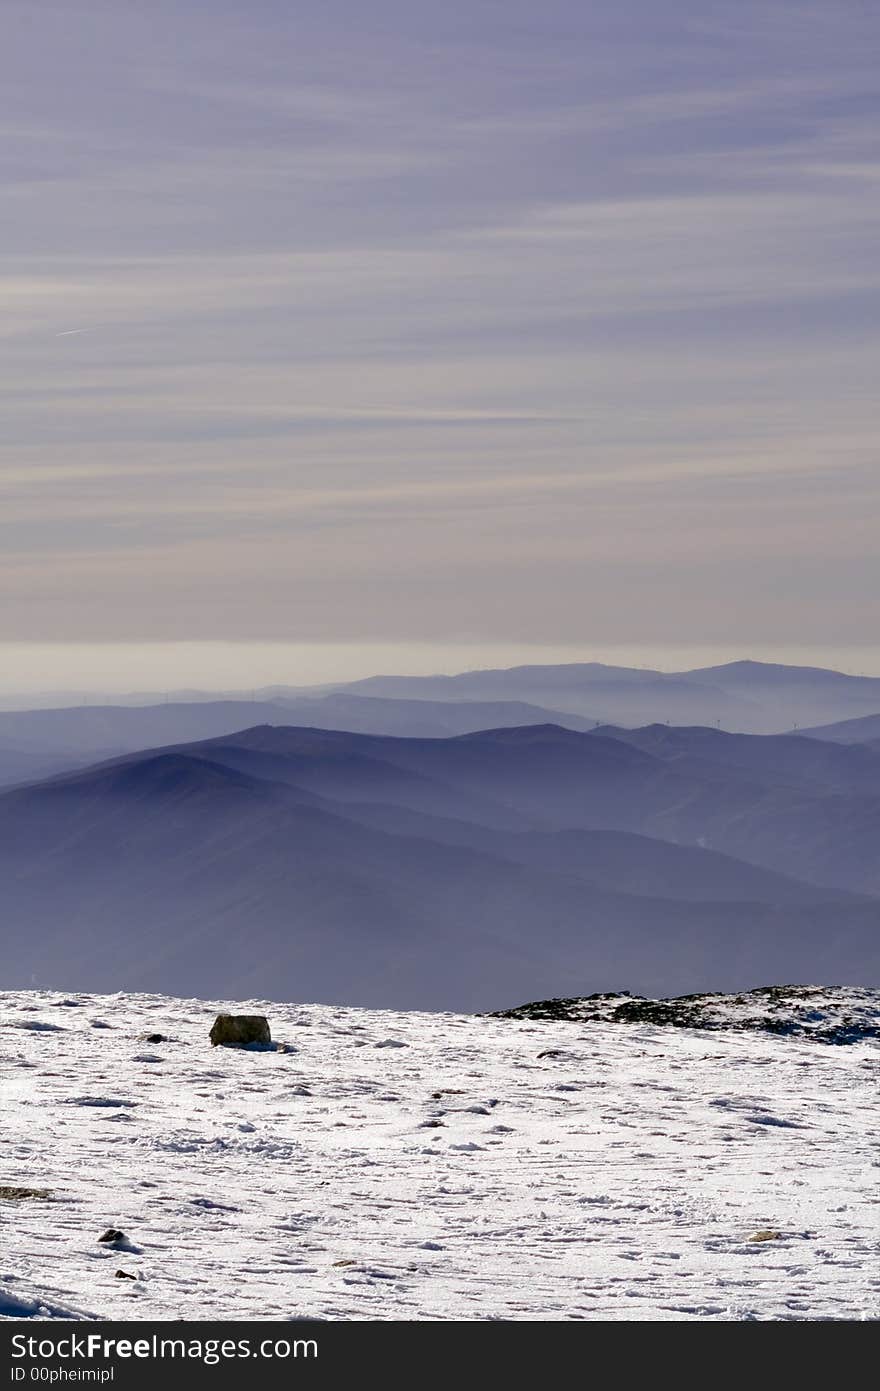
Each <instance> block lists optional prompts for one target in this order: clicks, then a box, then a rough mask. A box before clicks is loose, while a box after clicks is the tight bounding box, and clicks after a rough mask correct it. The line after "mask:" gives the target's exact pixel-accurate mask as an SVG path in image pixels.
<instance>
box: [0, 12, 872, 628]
mask: <svg viewBox="0 0 880 1391" xmlns="http://www.w3.org/2000/svg"><path fill="white" fill-rule="evenodd" d="M831 8H833V16H832V15H831V14H830V13H829V12H828V10H827V9H825V7H817V6H815V5H811V4H805V3H796V2H795V0H792V3H787V2H786V0H780V3H779V4H774V5H772V6H769V7H768V6H767V5H766V0H760V3H759V0H742V3H737V4H735V5H734V4H733V3H731V4H727V3H722V4H720V5H716V6H711V7H706V6H705V5H704V4H701V3H698V0H693V4H691V3H690V0H688V3H685V4H681V5H675V6H671V7H662V6H657V5H656V4H654V3H653V0H651V3H649V0H623V3H622V4H621V5H618V6H615V7H614V8H613V10H612V9H611V8H610V7H608V6H589V5H587V6H585V5H583V4H582V3H579V0H548V3H547V4H546V5H544V6H542V7H541V10H540V13H539V12H538V10H536V8H535V6H534V5H532V4H529V3H526V0H523V3H519V0H510V3H507V4H505V5H503V6H499V5H496V4H494V3H490V0H474V3H469V4H468V5H464V4H463V3H462V4H458V3H454V4H452V5H451V6H445V7H435V8H434V9H433V10H429V9H427V8H426V7H423V6H412V5H411V4H406V3H404V0H377V3H376V4H374V5H371V6H369V7H364V6H362V5H359V4H355V3H354V0H351V3H348V2H347V0H330V2H329V3H328V4H327V5H326V6H320V7H317V6H315V7H290V6H288V5H285V4H283V3H281V0H277V2H276V0H255V4H254V5H253V6H251V7H249V8H248V9H247V10H246V11H245V10H243V9H242V7H241V6H240V5H236V4H232V3H231V0H230V2H229V3H227V0H217V4H216V5H212V7H211V15H210V18H209V17H208V16H207V14H206V11H205V9H204V7H203V6H199V5H196V4H194V3H186V0H183V2H182V3H181V0H174V3H173V4H172V3H171V0H157V3H156V4H155V5H153V6H149V7H145V8H141V9H137V8H136V7H135V8H133V7H129V6H118V5H116V4H113V3H110V2H109V0H73V3H69V4H65V5H60V4H53V3H48V4H46V5H45V6H43V5H41V6H39V7H37V8H36V9H34V7H32V6H27V7H24V6H22V5H19V4H17V3H11V4H10V5H9V7H8V23H7V29H8V33H7V35H6V40H7V41H6V43H5V45H4V57H3V60H2V61H3V62H5V65H6V71H5V74H3V75H4V90H5V91H6V92H7V94H8V97H9V100H8V102H7V108H8V111H11V112H12V113H13V114H12V115H11V116H10V115H7V117H6V120H5V122H4V123H3V124H2V125H0V153H2V157H3V159H4V195H5V200H6V201H5V210H4V249H3V250H2V252H0V298H2V302H3V305H4V314H3V316H2V319H0V361H2V367H3V371H2V375H0V397H2V401H3V411H4V437H3V440H2V442H0V497H2V506H3V510H2V516H0V564H2V565H3V594H4V603H3V606H2V610H0V637H3V636H6V637H10V638H22V637H31V636H39V635H41V634H42V635H49V636H56V635H58V634H59V633H61V634H63V635H65V636H66V637H70V636H71V635H75V634H76V633H77V632H78V631H81V632H82V633H83V634H84V635H87V636H88V637H89V638H97V637H102V636H103V637H110V638H114V637H119V636H120V635H121V634H131V633H139V634H142V635H143V636H144V637H148V636H149V637H152V638H158V637H162V636H177V637H191V636H193V635H197V634H201V635H213V636H219V635H223V636H237V637H244V636H247V635H248V634H249V633H250V632H252V631H253V630H254V629H255V628H259V630H260V633H261V635H262V636H267V637H271V636H273V635H274V636H291V635H295V634H296V632H297V631H299V630H300V629H302V630H303V632H306V633H307V635H308V636H310V637H315V635H316V633H317V632H318V631H319V630H320V634H321V635H323V636H324V637H332V636H333V635H334V634H338V635H340V636H346V637H347V636H350V635H351V633H352V631H353V629H356V628H357V629H363V631H365V632H366V631H369V632H370V633H371V634H372V636H373V637H374V638H376V639H380V638H388V639H393V638H395V637H402V636H406V637H411V636H412V635H413V633H415V632H417V631H418V632H421V634H422V635H423V636H426V637H435V638H437V639H441V638H443V637H444V636H448V635H449V634H450V633H455V632H460V631H463V630H465V629H466V630H467V631H468V632H469V633H471V634H473V635H476V636H479V635H483V636H485V637H487V638H490V637H492V636H493V635H496V634H499V633H502V632H503V635H504V637H505V639H506V640H510V641H514V640H517V641H520V640H521V641H526V640H538V639H539V638H541V637H542V636H544V635H546V634H547V631H548V628H549V629H552V638H553V640H554V641H561V642H572V641H576V640H580V639H581V638H586V637H588V636H596V637H601V638H603V639H605V640H610V639H611V638H615V639H617V640H622V639H624V638H627V637H628V636H629V635H632V634H635V633H636V632H637V631H638V632H639V633H640V634H642V633H643V632H644V631H645V630H646V629H651V628H652V627H653V629H654V630H655V631H658V632H659V631H661V630H663V631H664V632H667V633H668V634H669V635H670V640H672V638H673V637H674V636H675V635H676V634H678V636H679V637H680V636H681V634H682V633H685V632H686V633H687V634H688V636H689V637H691V638H696V637H698V636H701V637H704V638H705V637H714V636H716V634H717V631H718V630H719V629H722V628H723V629H726V630H727V631H729V632H739V631H740V630H741V631H742V633H743V634H744V635H745V634H746V631H747V629H748V628H749V626H750V625H751V628H752V630H753V635H754V637H755V638H756V639H759V638H762V637H763V638H764V639H765V640H767V641H770V640H772V639H778V638H780V637H781V636H782V635H784V634H788V635H789V636H790V637H791V636H792V635H793V634H794V635H796V637H797V639H798V640H800V641H803V642H817V641H821V640H822V633H823V631H825V630H826V629H827V628H828V627H829V625H830V627H831V628H833V629H834V632H835V635H836V636H837V637H840V638H841V640H844V638H845V637H846V636H847V634H843V635H842V634H841V633H840V632H839V631H838V626H839V625H842V626H843V627H844V628H847V627H848V636H849V637H850V638H852V640H856V637H857V635H858V633H861V632H864V631H867V630H869V629H870V628H871V623H872V619H876V618H877V617H878V615H877V608H876V600H875V599H874V598H873V597H872V596H873V595H874V594H876V593H878V592H880V569H878V565H880V562H878V561H877V559H876V555H875V552H876V546H875V545H874V544H873V543H872V541H871V537H870V535H869V531H870V528H869V527H867V526H866V519H868V518H870V516H871V515H872V513H874V512H876V509H877V505H878V502H880V496H878V489H880V480H878V475H877V472H876V467H875V463H876V443H877V435H876V418H875V410H876V407H875V394H876V385H875V383H876V365H877V349H878V335H877V328H876V322H877V320H876V309H877V302H878V299H880V270H878V265H877V257H876V246H875V243H876V222H877V217H878V213H880V180H878V168H880V156H878V153H877V149H876V138H875V132H876V126H877V117H878V104H880V103H878V99H877V97H876V89H875V74H874V72H873V70H872V68H871V65H870V64H869V63H868V62H867V61H866V55H868V54H869V53H870V51H871V48H872V45H873V44H876V39H877V37H878V28H880V21H878V18H877V16H876V15H875V14H873V13H872V12H870V11H869V10H868V9H866V7H864V6H863V5H861V4H858V3H856V0H841V3H840V4H839V5H836V6H834V7H831ZM820 9H823V10H825V12H824V13H820ZM829 558H831V559H833V562H834V564H835V566H836V567H837V570H836V578H835V584H834V586H833V588H834V591H835V596H836V599H837V601H838V602H843V604H844V606H845V609H846V613H845V615H844V616H843V617H840V616H839V615H838V616H837V617H832V605H831V603H830V600H829V601H827V602H826V601H825V600H823V599H822V597H821V585H822V582H823V580H825V581H826V582H827V579H828V560H829ZM847 586H849V588H848V587H847ZM232 591H234V592H232ZM768 596H769V597H768ZM874 627H875V628H876V623H874Z"/></svg>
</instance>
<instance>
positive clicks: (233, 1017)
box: [210, 1014, 272, 1048]
mask: <svg viewBox="0 0 880 1391" xmlns="http://www.w3.org/2000/svg"><path fill="white" fill-rule="evenodd" d="M210 1038H211V1043H212V1045H213V1047H215V1048H216V1047H217V1045H218V1044H225V1045H226V1046H229V1045H232V1047H235V1048H241V1047H244V1046H246V1045H247V1044H249V1043H271V1042H272V1035H271V1034H270V1032H269V1021H268V1019H267V1018H266V1016H265V1014H218V1015H217V1018H216V1019H215V1020H214V1023H213V1025H212V1026H211V1034H210Z"/></svg>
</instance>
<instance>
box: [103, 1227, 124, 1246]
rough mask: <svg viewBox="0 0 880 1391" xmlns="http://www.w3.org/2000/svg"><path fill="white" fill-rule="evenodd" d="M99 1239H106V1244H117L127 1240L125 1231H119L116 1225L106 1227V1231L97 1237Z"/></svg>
mask: <svg viewBox="0 0 880 1391" xmlns="http://www.w3.org/2000/svg"><path fill="white" fill-rule="evenodd" d="M98 1240H99V1241H106V1242H107V1243H108V1244H110V1245H113V1246H118V1244H119V1243H120V1242H121V1241H127V1240H128V1238H127V1237H126V1235H125V1232H121V1231H120V1230H119V1228H118V1227H108V1228H107V1230H106V1232H104V1233H103V1234H102V1235H101V1236H99V1237H98Z"/></svg>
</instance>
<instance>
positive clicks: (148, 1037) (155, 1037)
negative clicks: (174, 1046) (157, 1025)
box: [141, 1034, 168, 1043]
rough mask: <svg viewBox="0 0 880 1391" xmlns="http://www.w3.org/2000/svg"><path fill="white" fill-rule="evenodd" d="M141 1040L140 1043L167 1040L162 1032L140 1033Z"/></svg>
mask: <svg viewBox="0 0 880 1391" xmlns="http://www.w3.org/2000/svg"><path fill="white" fill-rule="evenodd" d="M141 1042H142V1043H167V1042H168V1040H167V1038H166V1037H165V1035H164V1034H141Z"/></svg>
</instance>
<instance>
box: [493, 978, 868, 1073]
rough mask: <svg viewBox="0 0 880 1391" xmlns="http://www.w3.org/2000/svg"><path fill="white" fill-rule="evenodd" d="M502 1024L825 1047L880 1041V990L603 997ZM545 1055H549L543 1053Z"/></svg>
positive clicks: (523, 1011) (520, 1010) (529, 1009)
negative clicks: (737, 1034) (736, 1036)
mask: <svg viewBox="0 0 880 1391" xmlns="http://www.w3.org/2000/svg"><path fill="white" fill-rule="evenodd" d="M491 1017H492V1018H495V1019H522V1020H536V1021H538V1022H554V1021H558V1020H569V1021H571V1022H573V1023H578V1024H586V1023H604V1024H654V1025H660V1026H662V1027H668V1028H675V1029H711V1030H735V1031H750V1032H759V1033H771V1034H779V1035H782V1036H786V1037H799V1038H810V1039H812V1040H814V1041H815V1042H817V1043H837V1044H843V1043H859V1042H861V1041H862V1040H864V1039H876V1038H880V991H878V990H861V989H856V988H851V989H850V988H846V987H842V986H818V985H763V986H759V987H758V988H757V989H755V990H748V991H744V992H742V993H740V994H731V995H723V994H704V995H679V996H676V997H674V998H672V999H661V1000H651V999H646V998H644V997H643V996H641V995H629V994H627V993H625V992H622V993H620V994H616V995H613V994H607V993H606V994H596V995H587V996H584V997H571V998H566V999H555V1000H536V1001H533V1002H532V1003H530V1004H525V1005H519V1006H518V1007H517V1008H515V1009H509V1010H497V1011H495V1012H494V1013H493V1015H492V1016H491ZM539 1056H548V1055H546V1054H540V1055H539Z"/></svg>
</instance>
